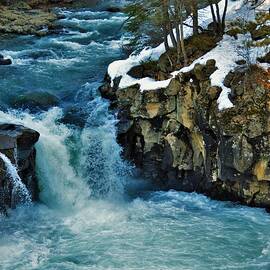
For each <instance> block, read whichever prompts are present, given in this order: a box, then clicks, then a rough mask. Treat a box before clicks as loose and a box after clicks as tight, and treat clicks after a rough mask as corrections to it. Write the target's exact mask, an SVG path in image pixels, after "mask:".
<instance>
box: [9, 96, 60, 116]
mask: <svg viewBox="0 0 270 270" xmlns="http://www.w3.org/2000/svg"><path fill="white" fill-rule="evenodd" d="M59 102H60V100H59V99H58V98H57V97H56V96H54V95H52V94H50V93H48V92H31V93H25V94H22V95H18V96H16V97H13V99H12V100H11V102H10V103H11V106H12V107H14V108H22V109H29V110H30V111H31V112H37V111H39V110H48V109H49V108H51V107H54V106H58V105H59Z"/></svg>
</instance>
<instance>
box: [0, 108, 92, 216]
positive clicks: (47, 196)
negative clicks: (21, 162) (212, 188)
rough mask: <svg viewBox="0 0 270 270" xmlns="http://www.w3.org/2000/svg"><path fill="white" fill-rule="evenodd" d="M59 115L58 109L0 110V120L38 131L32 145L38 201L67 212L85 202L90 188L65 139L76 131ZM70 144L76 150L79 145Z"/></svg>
mask: <svg viewBox="0 0 270 270" xmlns="http://www.w3.org/2000/svg"><path fill="white" fill-rule="evenodd" d="M61 117H62V110H61V109H60V108H53V109H51V110H50V111H48V112H44V113H41V114H39V115H35V116H33V115H31V114H29V113H26V112H18V111H10V112H8V113H5V112H1V111H0V119H1V121H4V122H12V123H16V124H22V125H24V126H26V127H29V128H32V129H34V130H36V131H38V132H39V133H40V138H39V141H38V142H37V144H36V150H37V157H36V173H37V177H38V181H39V189H40V200H41V201H42V202H44V203H45V204H46V205H47V206H49V207H50V208H54V209H59V210H60V211H70V210H72V209H78V208H81V207H83V206H85V205H86V204H87V202H88V199H89V196H90V190H89V187H88V185H87V184H86V183H85V181H84V179H82V178H81V177H80V176H79V175H78V173H77V172H76V170H75V169H74V166H73V164H72V162H71V160H72V158H73V157H72V154H71V152H70V149H69V147H71V142H70V141H69V138H70V137H72V136H74V134H75V133H76V131H75V130H73V129H72V128H68V127H67V126H65V125H63V124H60V123H59V119H60V118H61ZM74 147H75V148H76V150H77V151H78V149H79V146H76V145H75V146H74Z"/></svg>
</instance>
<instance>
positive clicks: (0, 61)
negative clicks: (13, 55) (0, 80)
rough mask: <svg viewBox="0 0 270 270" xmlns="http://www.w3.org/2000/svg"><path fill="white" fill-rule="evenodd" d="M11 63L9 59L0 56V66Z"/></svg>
mask: <svg viewBox="0 0 270 270" xmlns="http://www.w3.org/2000/svg"><path fill="white" fill-rule="evenodd" d="M11 64H12V61H11V59H5V58H3V56H2V57H0V66H8V65H11Z"/></svg>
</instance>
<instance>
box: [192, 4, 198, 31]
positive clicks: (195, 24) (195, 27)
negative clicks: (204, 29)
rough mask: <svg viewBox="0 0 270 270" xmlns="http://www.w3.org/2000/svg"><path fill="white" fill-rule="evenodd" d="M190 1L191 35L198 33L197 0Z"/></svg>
mask: <svg viewBox="0 0 270 270" xmlns="http://www.w3.org/2000/svg"><path fill="white" fill-rule="evenodd" d="M190 2H191V11H192V18H193V35H198V33H199V19H198V3H197V0H190Z"/></svg>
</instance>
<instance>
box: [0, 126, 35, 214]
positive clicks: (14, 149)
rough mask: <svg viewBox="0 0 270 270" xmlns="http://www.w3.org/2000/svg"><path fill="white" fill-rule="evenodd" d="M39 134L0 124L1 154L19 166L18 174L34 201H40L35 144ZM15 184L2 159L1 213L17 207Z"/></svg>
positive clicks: (0, 184)
mask: <svg viewBox="0 0 270 270" xmlns="http://www.w3.org/2000/svg"><path fill="white" fill-rule="evenodd" d="M38 139H39V133H38V132H36V131H34V130H32V129H28V128H26V127H24V126H20V125H13V124H0V152H1V153H2V154H4V155H6V156H7V157H8V158H9V159H10V161H11V162H12V163H13V164H14V165H16V166H17V170H18V174H19V176H20V178H21V180H22V182H23V183H24V184H25V186H26V188H27V190H28V191H29V193H30V195H31V199H32V200H33V201H35V200H37V199H38V183H37V178H36V174H35V157H36V150H35V148H34V145H35V143H36V142H37V141H38ZM12 190H13V184H12V181H11V179H10V175H8V171H7V167H6V164H5V163H4V161H3V160H2V159H0V213H1V212H2V213H5V212H6V210H7V209H8V208H14V207H16V202H14V201H13V200H12Z"/></svg>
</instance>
